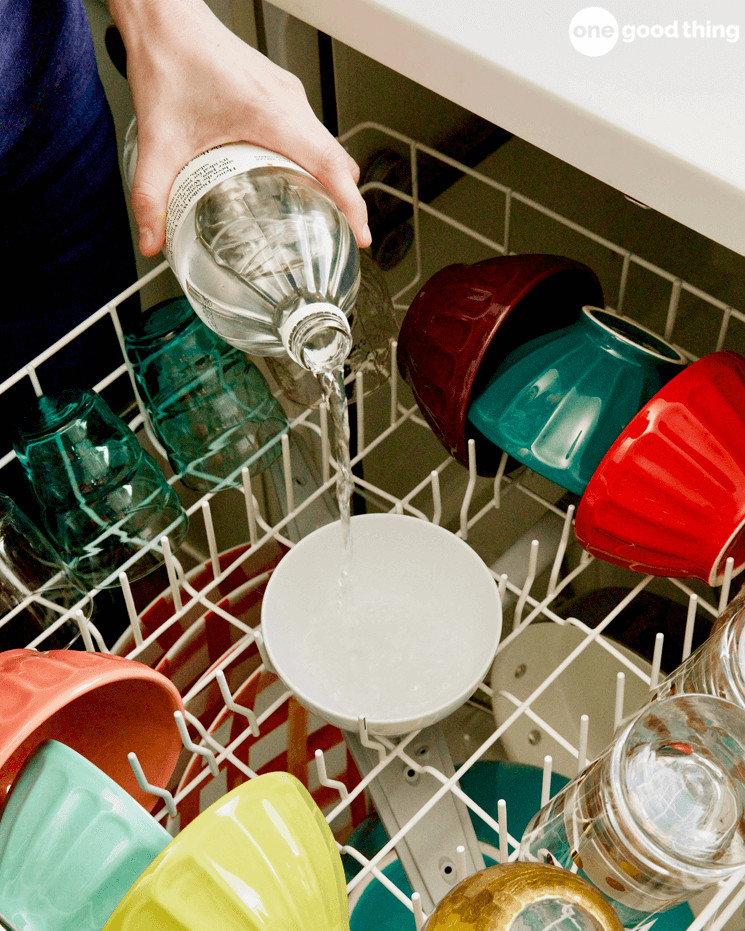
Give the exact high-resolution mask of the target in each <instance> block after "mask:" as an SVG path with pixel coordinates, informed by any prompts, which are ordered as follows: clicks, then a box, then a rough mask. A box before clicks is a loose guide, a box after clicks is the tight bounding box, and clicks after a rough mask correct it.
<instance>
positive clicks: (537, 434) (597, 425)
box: [468, 307, 686, 495]
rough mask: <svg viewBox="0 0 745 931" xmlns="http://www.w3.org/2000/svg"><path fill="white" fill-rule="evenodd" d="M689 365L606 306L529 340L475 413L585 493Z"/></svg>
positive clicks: (492, 433)
mask: <svg viewBox="0 0 745 931" xmlns="http://www.w3.org/2000/svg"><path fill="white" fill-rule="evenodd" d="M685 364H686V360H685V359H684V358H683V356H682V355H681V354H680V353H679V352H678V350H677V349H675V348H674V347H673V346H671V345H670V344H669V343H666V342H665V341H664V340H663V339H660V337H659V336H657V335H656V334H654V333H652V332H651V331H650V330H647V329H646V328H645V327H642V326H639V325H638V324H636V323H632V321H630V320H627V319H625V318H622V317H618V316H617V315H616V314H614V313H611V312H610V311H607V310H602V309H601V308H599V307H583V309H582V313H581V314H580V316H579V318H578V319H577V320H576V321H575V322H573V323H572V324H570V325H569V326H567V327H564V329H562V330H556V331H555V332H553V333H548V334H546V335H544V336H539V337H537V338H536V339H534V340H530V341H529V342H526V343H524V344H523V345H522V346H520V348H519V349H516V350H514V352H512V353H510V354H509V355H508V356H507V357H506V358H505V359H504V360H503V361H502V362H501V363H500V365H499V366H498V367H497V369H496V371H495V372H494V374H493V375H492V377H491V378H490V379H489V381H488V383H487V385H486V387H485V388H484V390H483V391H482V392H481V393H480V394H479V395H478V396H477V397H475V398H474V399H473V400H472V402H471V404H470V407H469V409H468V420H469V421H470V422H471V424H472V425H473V426H474V427H476V428H477V429H478V430H480V431H481V433H483V434H484V436H485V437H487V439H489V440H491V442H492V443H494V444H495V445H496V446H498V447H499V448H500V449H502V450H504V451H505V452H507V453H509V454H510V455H511V456H513V457H514V458H515V459H517V460H518V461H519V462H522V463H523V465H526V466H528V467H529V468H530V469H532V470H533V471H534V472H538V473H539V474H540V475H543V476H544V477H545V478H548V479H550V480H551V481H552V482H555V483H556V484H557V485H560V486H561V487H562V488H566V489H567V490H568V491H573V492H575V493H576V494H578V495H581V494H582V493H583V492H584V490H585V488H586V487H587V483H588V482H589V481H590V479H591V478H592V474H593V472H594V471H595V469H596V468H597V467H598V465H599V464H600V460H601V459H602V458H603V456H604V455H605V454H606V452H607V451H608V450H609V449H610V447H611V446H612V445H613V443H614V442H615V441H616V439H617V438H618V437H619V435H620V434H621V433H622V431H623V430H624V428H625V427H626V426H627V424H628V423H629V421H630V420H631V419H632V418H633V417H634V416H635V415H636V414H637V413H638V412H639V411H640V410H641V408H642V407H643V406H644V405H645V404H646V403H647V401H648V400H649V399H650V398H651V397H652V396H653V395H654V394H656V393H657V392H658V391H659V390H660V388H662V386H663V385H665V384H666V383H667V382H668V381H670V379H671V378H673V377H674V376H675V375H677V374H678V372H680V371H681V370H682V369H683V367H684V366H685Z"/></svg>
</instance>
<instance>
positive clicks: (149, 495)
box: [14, 389, 188, 587]
mask: <svg viewBox="0 0 745 931" xmlns="http://www.w3.org/2000/svg"><path fill="white" fill-rule="evenodd" d="M14 448H15V451H16V455H17V456H18V460H19V462H20V463H21V465H22V467H23V469H24V471H25V473H26V476H27V478H28V480H29V482H30V483H31V487H32V489H33V491H34V494H35V495H36V497H37V499H38V501H39V504H40V505H41V512H42V517H43V519H44V524H45V527H46V529H47V532H48V533H49V535H50V537H51V538H52V540H53V542H54V544H55V546H56V547H57V550H58V552H59V553H60V555H61V556H62V558H63V560H64V561H65V563H66V564H67V565H68V566H69V567H70V568H71V569H72V571H73V572H74V573H75V574H76V575H77V576H78V577H79V578H80V579H82V580H83V582H84V583H85V584H86V585H87V586H88V587H112V586H115V585H118V584H119V583H118V578H117V576H118V572H119V570H120V569H122V568H126V571H127V574H128V576H129V578H130V579H131V580H134V579H137V578H140V577H141V576H143V575H145V574H147V573H148V572H151V571H152V570H153V569H155V568H156V567H157V566H159V565H161V563H162V562H163V552H162V547H161V544H160V541H161V538H162V537H163V536H168V538H169V541H170V544H171V549H173V550H175V549H176V548H177V547H178V546H179V545H180V544H181V543H182V542H183V539H184V537H185V536H186V531H187V529H188V518H187V515H186V512H185V511H184V509H183V508H182V507H181V502H180V501H179V498H178V495H177V494H176V492H175V491H174V489H173V488H171V486H170V485H169V484H168V482H167V481H166V479H165V477H164V475H163V473H162V472H161V471H160V469H159V468H158V465H157V464H156V462H155V460H154V459H153V458H152V456H150V454H149V453H147V452H145V450H144V449H143V448H142V447H141V446H140V444H139V442H138V441H137V437H136V436H135V435H134V433H133V432H132V431H131V430H130V429H129V427H128V426H127V424H125V423H124V421H122V420H121V419H120V418H119V417H117V416H116V415H115V414H114V413H113V411H112V410H111V409H110V408H109V406H108V405H107V404H106V402H105V401H104V400H103V398H102V397H101V396H100V395H98V394H97V393H96V392H95V391H93V390H90V389H85V390H79V389H65V390H62V391H60V392H58V393H56V394H53V395H42V396H41V397H40V398H37V400H36V402H35V404H34V406H33V407H32V408H31V409H30V410H29V411H27V412H26V414H25V416H24V417H23V418H22V420H21V422H20V424H19V426H18V429H17V437H16V442H15V444H14ZM135 556H136V557H137V558H136V559H134V560H133V561H132V562H131V563H130V562H129V560H132V559H133V557H135ZM125 562H126V563H128V565H127V566H126V567H124V565H123V564H124V563H125Z"/></svg>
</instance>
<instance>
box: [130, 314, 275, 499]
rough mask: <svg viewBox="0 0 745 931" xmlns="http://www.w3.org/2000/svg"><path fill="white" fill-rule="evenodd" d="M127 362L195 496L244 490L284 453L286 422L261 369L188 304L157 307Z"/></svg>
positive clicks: (156, 427) (133, 334)
mask: <svg viewBox="0 0 745 931" xmlns="http://www.w3.org/2000/svg"><path fill="white" fill-rule="evenodd" d="M125 348H126V353H127V358H128V359H129V362H130V364H131V365H132V369H133V372H134V376H135V380H136V383H137V389H138V391H139V393H140V397H141V398H142V401H143V403H144V404H145V406H146V408H147V411H148V415H149V417H150V422H151V424H152V427H153V430H154V432H155V434H156V436H157V437H158V439H159V440H160V442H161V443H162V444H163V447H164V449H165V450H166V452H167V454H168V460H169V462H170V463H171V466H172V467H173V470H174V472H176V474H177V475H179V476H180V478H181V480H182V481H183V482H184V484H185V485H186V486H187V487H189V488H193V489H194V490H196V491H203V492H204V491H214V490H215V488H216V487H217V486H220V487H222V488H226V487H231V486H237V485H240V484H241V470H242V468H243V467H244V466H247V467H248V469H249V471H250V472H251V474H252V475H258V474H259V473H260V472H262V471H263V470H264V469H265V468H266V467H267V466H268V465H269V464H270V463H272V462H273V461H274V460H275V459H276V458H277V456H279V454H280V452H281V446H280V442H279V437H280V436H281V434H282V433H284V432H285V431H286V430H287V419H286V417H285V414H284V412H283V410H282V408H281V407H280V406H279V404H278V403H277V401H276V399H275V398H274V397H273V396H272V394H271V391H270V390H269V386H268V384H267V383H266V380H265V379H264V377H263V375H262V374H261V372H260V371H259V370H258V368H257V367H256V366H255V365H254V364H253V363H252V362H251V361H249V359H248V358H247V357H246V355H245V354H244V353H242V352H240V350H238V349H235V348H233V347H232V346H229V345H228V344H227V343H226V342H224V341H223V340H221V339H220V338H219V337H218V336H217V335H216V334H215V333H213V332H212V330H210V329H209V328H208V327H206V326H205V325H204V324H203V323H202V321H201V320H200V319H199V318H198V317H197V315H196V314H195V313H194V311H193V310H192V309H191V306H190V304H189V302H188V301H187V300H186V299H185V298H175V299H173V300H169V301H164V302H162V303H161V304H158V305H156V306H155V307H153V308H151V309H150V310H149V311H148V312H147V313H146V314H145V315H144V316H143V318H142V322H141V325H140V326H139V327H138V329H137V330H136V331H134V332H131V333H128V334H127V335H126V336H125Z"/></svg>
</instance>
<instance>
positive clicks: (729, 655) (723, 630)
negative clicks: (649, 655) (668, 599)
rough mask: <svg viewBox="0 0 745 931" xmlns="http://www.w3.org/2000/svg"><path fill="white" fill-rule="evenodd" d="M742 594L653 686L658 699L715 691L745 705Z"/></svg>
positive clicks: (713, 692)
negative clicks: (674, 668) (708, 632)
mask: <svg viewBox="0 0 745 931" xmlns="http://www.w3.org/2000/svg"><path fill="white" fill-rule="evenodd" d="M744 631H745V594H742V593H741V594H740V595H738V596H737V597H736V598H734V599H733V600H732V602H731V603H730V604H729V605H728V607H727V608H726V609H725V611H723V612H722V614H721V615H720V617H719V618H718V619H717V622H716V624H715V625H714V627H713V629H712V631H711V633H710V634H709V636H708V637H707V638H706V640H705V641H704V642H703V643H702V644H701V646H700V647H699V648H698V649H697V650H695V651H694V652H693V653H691V655H690V656H689V657H688V659H686V660H685V661H684V662H683V663H681V664H680V666H678V668H677V669H676V670H675V671H674V672H672V673H671V674H670V675H669V676H668V677H667V678H666V679H663V680H662V682H660V683H659V685H658V686H657V688H656V689H655V692H654V696H655V697H656V698H658V699H660V698H666V697H667V696H668V695H677V694H680V693H682V692H686V693H690V692H702V693H705V694H707V695H718V696H719V697H720V698H726V699H727V700H728V701H731V702H734V703H735V704H736V705H740V706H741V707H742V708H745V638H744V637H743V632H744Z"/></svg>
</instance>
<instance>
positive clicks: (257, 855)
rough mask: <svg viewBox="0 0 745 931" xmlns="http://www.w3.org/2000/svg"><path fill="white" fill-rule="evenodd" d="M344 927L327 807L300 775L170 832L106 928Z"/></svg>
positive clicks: (236, 798) (304, 930) (242, 790)
mask: <svg viewBox="0 0 745 931" xmlns="http://www.w3.org/2000/svg"><path fill="white" fill-rule="evenodd" d="M145 928H149V929H153V931H155V929H157V931H204V929H205V928H215V929H217V928H219V929H220V931H269V929H271V931H347V929H348V928H349V919H348V906H347V895H346V885H345V881H344V870H343V868H342V864H341V857H340V855H339V852H338V849H337V846H336V841H335V840H334V837H333V834H332V833H331V830H330V829H329V826H328V824H327V823H326V820H325V818H324V817H323V814H322V812H321V811H320V809H319V808H318V806H317V805H316V803H315V802H314V801H313V799H312V798H311V796H310V794H309V793H308V791H307V790H306V789H305V788H304V786H303V785H302V783H300V782H299V781H298V780H297V779H295V777H294V776H290V775H289V774H287V773H267V774H265V775H262V776H256V777H255V778H254V779H251V780H249V781H248V782H246V783H244V784H243V785H241V786H239V787H238V788H237V789H234V790H233V791H232V792H229V793H228V794H227V795H224V796H223V797H222V798H221V799H219V801H217V802H215V803H214V804H213V805H211V806H210V807H209V808H208V809H207V810H206V811H204V812H202V813H201V814H200V815H199V817H198V818H196V819H195V820H194V821H192V822H191V824H189V825H188V826H187V827H186V828H184V830H183V831H182V832H181V833H180V834H178V835H177V837H175V838H174V840H173V841H172V842H171V843H170V844H169V845H168V847H166V849H165V850H164V851H163V852H162V853H161V854H160V856H158V857H156V859H155V860H154V861H153V862H152V864H151V865H150V866H149V867H148V868H147V869H146V870H145V872H144V873H143V874H142V875H141V876H140V878H139V879H138V880H137V882H136V883H135V884H134V886H132V888H131V889H130V890H129V892H128V893H127V895H126V896H125V897H124V899H123V900H122V901H121V902H120V904H119V906H118V907H117V909H116V910H115V911H114V913H113V915H112V916H111V918H110V919H109V921H108V922H107V923H106V925H105V927H104V931H142V929H145Z"/></svg>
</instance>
